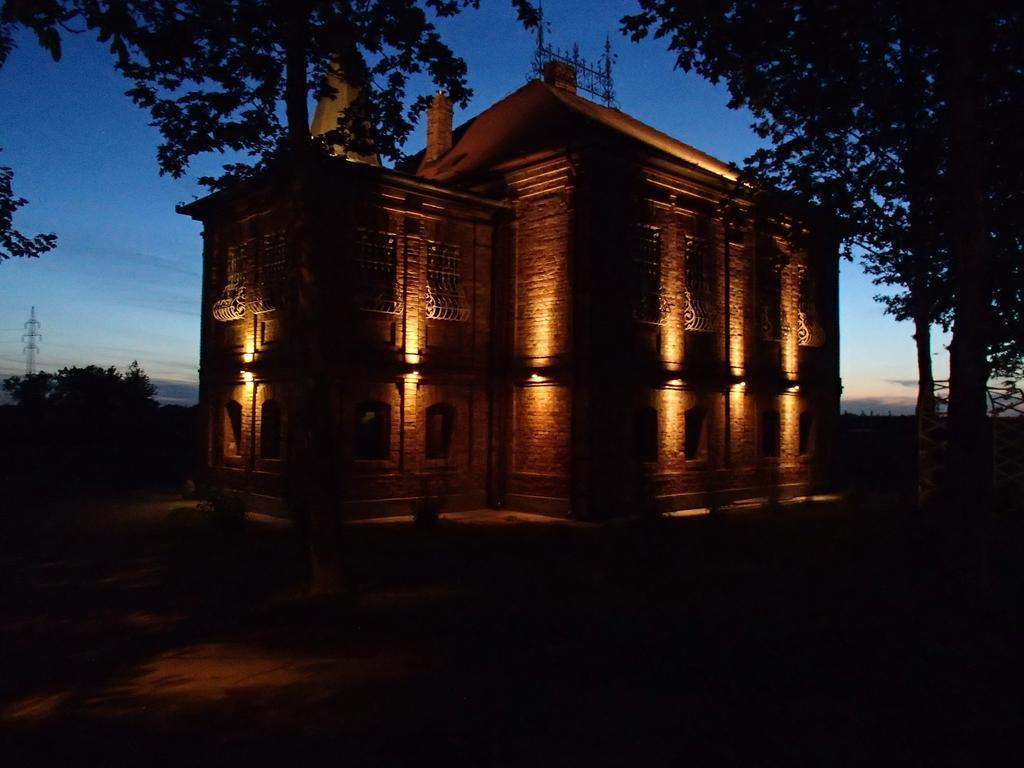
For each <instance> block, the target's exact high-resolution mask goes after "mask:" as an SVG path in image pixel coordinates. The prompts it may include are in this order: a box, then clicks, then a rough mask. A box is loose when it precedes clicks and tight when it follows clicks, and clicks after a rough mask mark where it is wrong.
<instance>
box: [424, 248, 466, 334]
mask: <svg viewBox="0 0 1024 768" xmlns="http://www.w3.org/2000/svg"><path fill="white" fill-rule="evenodd" d="M460 262H461V258H460V255H459V248H458V246H455V245H446V244H444V243H434V242H428V243H427V317H429V318H431V319H432V320H458V321H464V320H468V319H469V307H468V306H467V304H466V297H465V295H464V292H463V290H462V277H461V274H460V269H459V265H460Z"/></svg>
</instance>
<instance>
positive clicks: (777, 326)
mask: <svg viewBox="0 0 1024 768" xmlns="http://www.w3.org/2000/svg"><path fill="white" fill-rule="evenodd" d="M784 266H785V256H784V255H783V254H782V252H781V251H779V249H778V247H777V246H776V244H775V242H774V241H770V242H769V244H767V245H765V246H762V248H761V253H760V254H759V255H758V259H757V313H758V322H759V325H760V335H761V338H762V339H763V340H764V341H781V340H782V269H783V267H784Z"/></svg>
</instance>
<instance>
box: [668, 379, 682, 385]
mask: <svg viewBox="0 0 1024 768" xmlns="http://www.w3.org/2000/svg"><path fill="white" fill-rule="evenodd" d="M668 385H669V386H670V387H681V386H683V380H682V379H669V380H668Z"/></svg>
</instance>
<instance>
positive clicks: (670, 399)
mask: <svg viewBox="0 0 1024 768" xmlns="http://www.w3.org/2000/svg"><path fill="white" fill-rule="evenodd" d="M673 381H679V379H674V380H673ZM669 383H671V382H669ZM679 383H680V384H682V382H681V381H680V382H679ZM687 399H688V394H687V393H685V392H683V390H681V389H677V388H674V387H667V388H665V389H663V390H661V407H660V410H661V413H662V419H664V424H663V425H662V426H661V428H660V429H659V430H658V431H659V432H660V433H661V435H660V436H659V439H660V440H661V445H659V446H658V455H659V456H662V457H664V458H665V459H667V460H668V461H669V462H674V461H676V460H679V459H681V458H682V448H683V444H682V441H681V440H679V439H678V437H679V436H680V435H682V434H683V422H684V420H685V416H684V411H685V410H686V408H685V400H687Z"/></svg>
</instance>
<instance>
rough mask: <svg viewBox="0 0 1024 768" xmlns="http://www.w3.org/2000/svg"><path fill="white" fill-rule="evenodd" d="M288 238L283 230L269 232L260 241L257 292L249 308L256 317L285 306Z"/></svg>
mask: <svg viewBox="0 0 1024 768" xmlns="http://www.w3.org/2000/svg"><path fill="white" fill-rule="evenodd" d="M287 254H288V238H287V235H286V234H285V232H284V231H283V230H279V231H277V232H268V233H267V234H265V235H263V237H262V238H261V239H260V251H259V254H258V257H257V275H256V286H255V288H256V290H255V291H253V295H252V296H251V297H250V299H249V303H248V308H249V311H250V312H252V313H253V314H254V315H261V314H264V313H266V312H273V311H274V310H277V309H280V308H281V307H282V306H283V304H284V291H285V278H286V274H287V272H286V259H287Z"/></svg>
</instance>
